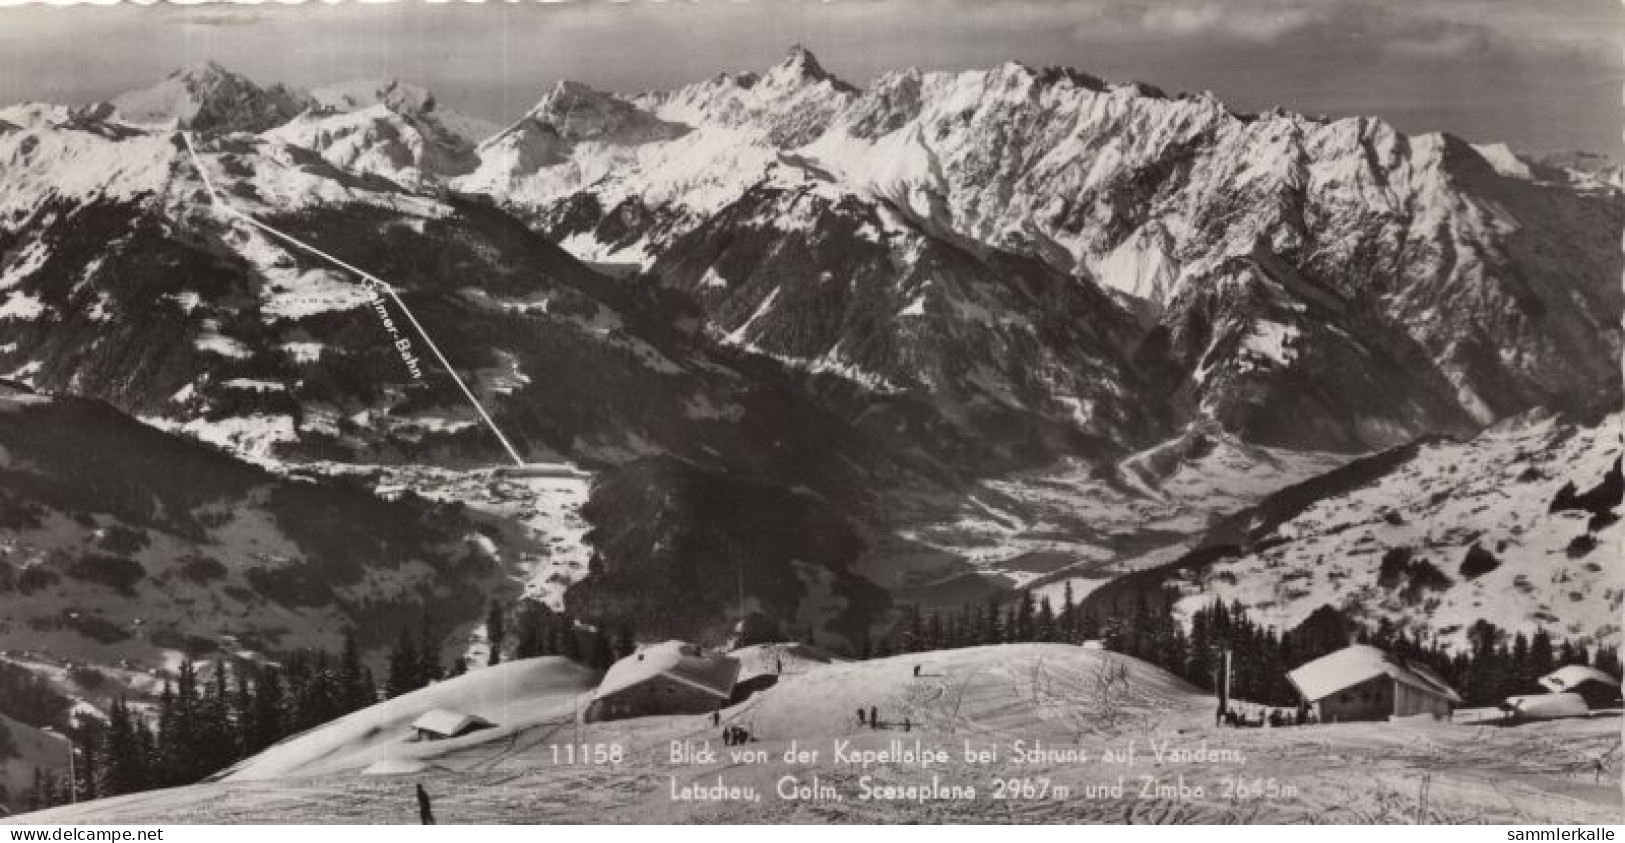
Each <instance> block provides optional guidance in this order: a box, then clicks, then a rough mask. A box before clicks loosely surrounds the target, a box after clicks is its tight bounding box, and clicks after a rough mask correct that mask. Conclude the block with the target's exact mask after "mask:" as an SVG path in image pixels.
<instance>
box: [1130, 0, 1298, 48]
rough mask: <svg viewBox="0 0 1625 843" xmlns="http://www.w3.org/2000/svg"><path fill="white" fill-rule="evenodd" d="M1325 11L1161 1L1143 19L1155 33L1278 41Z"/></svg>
mask: <svg viewBox="0 0 1625 843" xmlns="http://www.w3.org/2000/svg"><path fill="white" fill-rule="evenodd" d="M1322 12H1323V10H1322V9H1320V8H1308V7H1303V6H1297V7H1293V6H1284V5H1277V4H1267V5H1262V6H1249V5H1247V4H1231V5H1224V6H1221V5H1220V4H1218V3H1202V4H1200V5H1196V6H1184V7H1182V6H1179V5H1175V4H1159V5H1157V6H1153V7H1152V8H1150V9H1147V10H1146V11H1145V13H1144V15H1143V16H1142V18H1141V21H1142V23H1143V24H1144V26H1145V28H1146V29H1147V30H1149V31H1151V32H1153V33H1164V34H1171V35H1179V36H1191V35H1212V34H1218V35H1223V36H1226V37H1229V38H1234V39H1238V40H1242V41H1259V42H1267V41H1274V40H1275V39H1277V38H1280V37H1282V36H1284V35H1289V34H1291V33H1293V32H1296V31H1298V30H1300V29H1303V28H1304V27H1306V26H1309V25H1310V24H1313V23H1317V22H1319V21H1320V20H1321V18H1322Z"/></svg>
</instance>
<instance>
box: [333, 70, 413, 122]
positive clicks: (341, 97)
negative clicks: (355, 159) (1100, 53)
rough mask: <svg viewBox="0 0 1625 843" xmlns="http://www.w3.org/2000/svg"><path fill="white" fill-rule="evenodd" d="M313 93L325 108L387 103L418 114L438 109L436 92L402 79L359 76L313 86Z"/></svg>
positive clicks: (339, 109)
mask: <svg viewBox="0 0 1625 843" xmlns="http://www.w3.org/2000/svg"><path fill="white" fill-rule="evenodd" d="M310 97H311V99H313V100H315V102H316V105H317V106H318V107H319V108H321V109H323V110H325V111H337V112H349V111H360V110H361V109H364V108H369V107H371V106H374V105H383V106H385V107H387V108H388V109H389V110H391V111H394V112H396V113H399V114H407V115H414V116H417V115H423V114H428V113H430V112H432V111H434V110H435V97H434V94H433V93H432V92H430V91H429V90H428V89H427V88H424V87H423V86H421V85H413V84H411V83H408V82H402V81H400V80H399V79H357V80H353V81H349V82H340V83H338V84H335V85H325V86H323V87H320V88H316V89H315V90H312V91H311V92H310Z"/></svg>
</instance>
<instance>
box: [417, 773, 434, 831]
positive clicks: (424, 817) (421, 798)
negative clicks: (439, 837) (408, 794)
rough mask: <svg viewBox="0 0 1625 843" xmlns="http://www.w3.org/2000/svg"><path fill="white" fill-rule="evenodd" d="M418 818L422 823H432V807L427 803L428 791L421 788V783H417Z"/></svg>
mask: <svg viewBox="0 0 1625 843" xmlns="http://www.w3.org/2000/svg"><path fill="white" fill-rule="evenodd" d="M418 820H419V821H420V822H422V823H423V824H424V825H434V824H435V823H434V809H433V808H432V807H430V805H429V791H427V790H424V789H423V783H422V782H419V783H418Z"/></svg>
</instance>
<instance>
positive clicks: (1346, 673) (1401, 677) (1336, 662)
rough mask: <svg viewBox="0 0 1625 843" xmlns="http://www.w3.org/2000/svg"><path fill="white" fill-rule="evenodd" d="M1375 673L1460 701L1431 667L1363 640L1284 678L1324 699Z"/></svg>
mask: <svg viewBox="0 0 1625 843" xmlns="http://www.w3.org/2000/svg"><path fill="white" fill-rule="evenodd" d="M1376 676H1388V677H1391V678H1392V679H1393V680H1394V681H1395V682H1398V683H1400V684H1402V685H1408V686H1410V687H1412V688H1415V689H1416V690H1418V691H1423V692H1426V693H1429V694H1434V695H1437V696H1441V697H1444V698H1445V699H1448V700H1450V701H1451V702H1461V697H1459V696H1457V694H1456V692H1455V690H1453V689H1452V688H1451V687H1450V686H1449V685H1448V684H1447V683H1446V682H1445V681H1444V680H1443V679H1441V678H1440V677H1439V675H1438V674H1437V673H1434V672H1433V670H1432V669H1431V668H1428V667H1427V666H1426V665H1422V664H1418V663H1416V662H1413V661H1409V660H1406V659H1401V658H1399V657H1398V656H1394V655H1390V654H1388V653H1386V652H1383V651H1382V650H1379V649H1377V648H1376V647H1371V646H1368V645H1365V644H1353V645H1350V646H1348V647H1344V648H1343V649H1341V650H1338V651H1337V652H1335V653H1330V654H1328V655H1324V656H1321V657H1320V658H1318V659H1315V660H1314V661H1312V662H1310V663H1308V664H1306V665H1304V666H1302V667H1300V668H1298V669H1297V670H1294V671H1290V672H1289V673H1287V679H1289V680H1291V681H1292V686H1293V687H1295V688H1297V689H1298V693H1300V694H1302V695H1303V697H1304V699H1306V700H1320V699H1325V698H1326V697H1329V696H1331V695H1332V694H1335V693H1337V692H1338V691H1341V690H1343V689H1344V688H1349V687H1352V686H1354V685H1358V684H1360V683H1361V682H1364V681H1366V680H1367V679H1371V678H1373V677H1376Z"/></svg>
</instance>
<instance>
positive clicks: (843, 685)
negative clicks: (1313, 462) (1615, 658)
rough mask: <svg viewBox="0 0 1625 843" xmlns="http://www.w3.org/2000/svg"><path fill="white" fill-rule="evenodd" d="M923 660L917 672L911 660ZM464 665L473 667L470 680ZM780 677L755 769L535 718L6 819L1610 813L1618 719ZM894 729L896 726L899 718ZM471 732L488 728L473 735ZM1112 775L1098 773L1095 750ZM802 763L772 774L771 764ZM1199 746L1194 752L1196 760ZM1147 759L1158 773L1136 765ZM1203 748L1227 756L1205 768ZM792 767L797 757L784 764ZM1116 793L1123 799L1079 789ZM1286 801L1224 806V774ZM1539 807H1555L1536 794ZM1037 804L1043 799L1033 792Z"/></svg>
mask: <svg viewBox="0 0 1625 843" xmlns="http://www.w3.org/2000/svg"><path fill="white" fill-rule="evenodd" d="M916 664H918V665H920V666H921V668H922V670H921V671H920V676H918V677H916V676H914V674H913V667H914V666H915V665H916ZM1107 664H1120V665H1123V666H1124V667H1126V668H1127V670H1128V677H1129V678H1128V685H1129V694H1128V695H1127V699H1125V700H1124V705H1123V706H1121V708H1119V709H1118V711H1117V715H1118V716H1116V717H1111V716H1108V715H1106V714H1105V713H1103V711H1102V707H1101V706H1100V705H1099V703H1098V698H1097V696H1096V695H1095V694H1094V693H1093V691H1092V690H1091V688H1092V686H1093V682H1092V680H1093V678H1094V677H1095V676H1096V675H1097V668H1100V667H1102V666H1104V665H1107ZM481 672H484V671H481ZM786 673H787V675H786V676H785V677H784V678H782V679H781V680H780V681H779V683H778V684H777V685H776V686H774V687H771V688H768V689H766V690H765V691H763V692H761V693H759V694H758V695H757V696H755V697H753V698H752V699H751V700H748V701H746V702H745V703H742V704H740V705H738V706H735V707H732V708H730V709H728V710H726V711H725V712H724V713H723V717H724V723H728V724H733V723H737V724H740V725H743V726H746V727H747V728H749V729H751V731H752V734H753V735H754V737H755V739H756V741H755V742H754V743H752V744H751V746H750V747H749V748H748V750H750V751H760V752H761V753H762V756H761V758H760V760H759V761H755V762H751V763H742V762H739V761H736V760H735V759H733V758H732V757H731V755H730V754H729V752H730V749H732V748H730V747H724V746H723V745H722V744H721V742H720V741H719V740H718V739H717V737H716V735H717V730H716V729H714V728H713V727H711V725H710V723H709V718H708V717H706V716H705V715H685V716H670V717H649V718H637V719H632V720H620V721H613V722H609V723H594V724H589V725H586V726H583V727H582V728H581V729H580V731H579V733H577V732H576V730H574V729H569V728H559V729H554V728H553V727H550V726H542V727H539V728H537V729H532V730H530V731H527V732H525V733H524V734H522V735H519V736H517V739H514V740H509V739H506V738H502V739H497V740H484V741H480V740H478V739H474V740H472V741H468V742H463V743H462V744H461V745H460V746H452V745H449V744H447V743H439V744H431V745H430V746H435V747H437V748H438V747H446V748H447V749H448V751H447V752H446V753H445V754H443V755H441V756H440V757H438V758H436V759H433V762H432V763H433V764H434V766H435V768H437V769H431V770H427V771H424V772H422V773H419V774H414V775H410V776H379V775H365V776H362V775H330V776H324V777H321V778H318V779H316V780H314V781H312V780H311V779H308V778H304V777H295V778H290V779H283V780H264V781H227V782H222V783H216V784H207V785H200V786H196V787H189V788H175V789H170V790H163V791H155V792H151V793H143V794H135V795H131V796H125V797H116V798H113V799H107V800H100V801H97V802H92V803H87V804H82V805H79V806H76V807H73V808H57V809H54V810H52V811H50V812H48V813H44V814H37V815H31V816H29V817H28V818H26V819H25V820H24V821H25V822H36V823H39V822H108V821H115V822H121V823H133V822H163V823H183V822H190V823H202V822H208V823H253V822H268V821H269V822H305V823H316V822H321V823H399V822H403V821H405V822H410V821H411V819H412V817H411V813H410V812H411V810H412V808H413V807H414V803H413V790H414V785H416V784H420V783H421V784H422V785H423V786H424V788H425V789H426V790H427V791H428V792H429V793H430V794H431V796H432V798H433V807H434V812H435V816H436V817H437V819H438V820H439V821H440V822H441V823H443V824H454V823H493V822H529V823H618V822H637V823H662V822H685V823H712V824H715V823H753V824H762V823H769V824H789V823H809V824H810V823H819V824H825V825H828V824H835V823H897V822H934V823H944V822H955V823H963V822H982V823H986V822H989V821H1000V822H1042V823H1062V822H1074V823H1075V822H1095V823H1102V822H1109V823H1122V822H1135V823H1141V822H1145V823H1217V822H1231V823H1243V822H1251V823H1265V822H1269V823H1310V822H1315V821H1321V822H1328V821H1330V822H1346V823H1395V822H1408V821H1411V820H1413V819H1414V818H1415V813H1416V800H1415V792H1416V783H1417V781H1418V779H1419V777H1420V774H1421V773H1423V772H1426V773H1428V774H1429V775H1431V777H1432V780H1433V787H1432V795H1431V799H1430V802H1429V814H1428V816H1427V818H1426V819H1427V820H1428V821H1430V822H1446V823H1480V822H1503V823H1505V822H1553V821H1557V820H1558V819H1561V820H1562V821H1565V822H1576V821H1584V822H1592V821H1609V820H1610V819H1615V818H1617V817H1618V816H1619V811H1620V805H1621V802H1620V794H1619V788H1618V786H1617V785H1616V784H1614V783H1612V782H1608V783H1597V782H1594V781H1593V777H1592V774H1591V773H1590V772H1589V768H1587V767H1586V766H1585V762H1586V760H1587V759H1588V758H1590V757H1594V756H1595V757H1601V756H1603V755H1604V754H1605V753H1608V752H1610V751H1611V748H1612V747H1613V746H1614V745H1615V744H1617V742H1618V740H1619V721H1618V719H1617V718H1597V719H1584V720H1572V721H1566V722H1561V723H1540V724H1532V725H1530V726H1521V727H1516V728H1509V729H1504V730H1496V732H1497V733H1496V735H1495V736H1494V738H1493V739H1487V736H1486V733H1485V731H1484V728H1483V727H1482V726H1478V725H1464V724H1452V723H1433V722H1427V723H1417V722H1413V721H1402V722H1396V723H1350V724H1338V725H1331V726H1321V727H1314V728H1289V729H1227V728H1218V727H1215V726H1214V725H1213V715H1212V705H1213V700H1212V697H1208V696H1204V695H1200V694H1196V693H1193V692H1192V691H1191V690H1190V689H1189V686H1186V685H1184V684H1183V683H1181V682H1179V681H1178V680H1177V679H1174V678H1172V677H1170V676H1169V675H1168V674H1166V673H1164V672H1162V671H1160V670H1158V669H1157V668H1155V667H1152V666H1150V665H1147V664H1145V663H1143V662H1138V661H1136V660H1134V659H1130V658H1125V657H1122V656H1116V655H1114V654H1111V653H1106V652H1104V651H1100V650H1085V649H1083V648H1080V647H1070V646H1066V645H1062V644H1020V645H1005V646H997V647H979V648H972V649H965V650H952V651H943V652H936V653H927V654H918V655H908V656H897V657H894V658H889V659H877V660H874V661H868V662H854V663H849V664H840V665H832V666H827V667H812V666H808V667H807V669H806V670H805V671H804V672H803V671H802V670H801V667H800V666H798V667H796V668H795V669H794V670H791V669H790V668H789V666H787V669H786ZM870 705H872V706H875V707H876V708H877V709H878V710H879V713H880V714H881V720H882V722H883V723H884V724H885V726H886V728H883V729H880V730H878V731H877V730H871V729H869V728H866V727H861V726H860V725H859V724H858V722H857V719H856V717H855V711H856V710H857V708H858V707H859V706H870ZM904 717H907V718H909V722H910V726H911V729H910V730H909V731H908V732H904V731H903V729H902V727H901V721H902V719H903V718H904ZM486 734H489V733H486ZM707 740H708V741H709V743H710V748H711V749H712V750H713V751H715V752H716V753H717V756H718V758H717V759H716V761H714V762H699V763H673V762H672V761H671V742H672V741H690V742H692V743H691V746H699V745H701V743H702V742H704V741H707ZM916 740H917V741H919V744H920V746H921V747H923V748H925V749H928V750H940V751H942V752H943V753H945V755H946V757H945V758H944V759H943V760H941V761H940V763H933V764H931V765H930V766H927V767H923V768H922V766H921V765H920V764H918V763H912V764H911V763H908V762H903V761H899V762H878V763H877V762H870V763H867V764H863V763H860V762H858V761H852V760H840V759H838V758H836V757H835V755H834V752H835V747H836V745H837V742H840V743H842V744H844V745H845V747H846V749H845V751H846V753H847V756H846V757H847V758H848V759H850V758H851V757H852V756H853V754H854V753H859V752H887V751H895V749H894V748H897V747H901V748H903V749H912V748H913V747H914V745H915V741H916ZM1016 740H1021V741H1024V742H1025V745H1026V748H1027V749H1029V750H1031V749H1035V748H1037V744H1039V743H1040V742H1041V743H1042V747H1043V748H1044V749H1046V750H1052V751H1053V750H1061V751H1065V750H1069V749H1070V750H1074V751H1076V750H1080V749H1081V750H1083V751H1084V752H1086V753H1087V758H1088V760H1087V761H1084V762H1079V761H1076V760H1065V759H1062V760H1048V759H1046V758H1044V757H1040V758H1039V759H1037V760H1036V761H1033V762H1032V763H1025V764H1022V763H1014V761H1013V742H1014V741H1016ZM612 742H613V743H618V744H620V745H621V746H622V747H623V748H624V750H625V754H624V760H623V761H622V762H621V763H618V764H605V765H599V764H591V765H584V764H563V763H559V762H558V760H557V757H556V756H555V755H554V752H555V751H558V752H559V753H560V756H562V755H563V753H564V751H565V746H566V745H569V744H571V743H575V744H577V745H579V744H580V743H589V744H598V745H605V744H609V743H612ZM967 742H970V743H972V744H974V745H975V746H976V747H977V748H997V750H998V752H999V758H998V760H997V761H995V762H992V763H985V762H984V763H969V762H966V761H965V760H964V758H963V750H964V746H965V744H966V743H967ZM1131 742H1132V744H1133V746H1134V750H1133V751H1134V753H1135V754H1134V758H1133V762H1132V763H1123V762H1120V761H1119V762H1108V761H1105V760H1103V759H1102V757H1101V754H1102V752H1104V751H1106V750H1112V751H1114V752H1124V753H1126V752H1127V751H1128V748H1129V746H1130V743H1131ZM792 747H793V748H794V749H795V750H797V751H798V752H802V753H807V752H810V751H817V752H818V753H819V755H818V757H817V758H816V760H803V761H802V762H801V763H792V762H787V761H786V760H785V753H786V751H788V750H790V749H791V748H792ZM1203 750H1205V751H1206V752H1207V753H1208V755H1206V756H1197V755H1195V753H1196V752H1198V751H1203ZM1157 751H1162V752H1164V753H1165V757H1163V758H1161V759H1159V758H1157V757H1156V755H1155V753H1156V752H1157ZM1214 752H1223V753H1226V755H1225V756H1223V758H1224V760H1222V761H1219V762H1218V763H1215V757H1214V756H1213V755H1212V753H1214ZM802 758H803V759H807V756H802ZM785 776H793V777H795V778H796V779H798V780H799V781H800V783H802V784H810V783H812V781H813V779H814V777H815V776H816V778H817V780H818V782H819V783H821V784H825V785H830V786H833V787H835V788H836V789H837V791H838V793H839V795H840V796H841V798H840V799H838V800H822V801H809V800H789V799H783V798H781V797H780V796H779V794H778V790H777V788H778V784H779V782H780V781H781V780H782V779H783V777H785ZM1120 776H1121V777H1122V778H1123V779H1124V780H1125V785H1126V786H1125V790H1124V792H1123V793H1121V794H1114V793H1099V792H1087V791H1086V790H1085V788H1099V787H1100V786H1101V785H1111V784H1114V783H1115V782H1117V780H1118V777H1120ZM1142 776H1144V777H1150V778H1152V779H1153V780H1154V781H1160V783H1161V784H1167V785H1172V784H1174V783H1175V782H1176V780H1181V781H1183V783H1184V784H1185V785H1186V786H1187V787H1197V786H1199V787H1201V788H1202V789H1203V794H1202V796H1201V797H1200V798H1189V797H1186V798H1181V797H1180V796H1179V795H1178V794H1175V795H1166V794H1163V793H1158V792H1155V791H1153V793H1152V795H1150V796H1145V795H1143V794H1142V793H1141V792H1140V788H1141V787H1142V786H1143V784H1144V782H1143V779H1142ZM719 777H721V779H722V780H723V781H724V782H725V783H726V784H727V785H729V786H738V787H753V788H755V790H756V792H757V793H758V794H759V795H760V797H761V798H760V800H759V801H726V800H721V801H719V800H711V799H708V800H702V801H685V800H680V799H674V798H673V796H672V793H673V791H674V789H678V788H684V787H688V786H691V785H700V786H714V785H716V783H717V781H718V778H719ZM860 777H867V778H868V779H869V781H870V783H871V784H872V785H876V786H899V787H901V786H910V785H915V786H918V785H929V784H930V783H931V781H932V778H933V777H937V778H938V779H939V780H940V783H941V784H942V785H944V786H964V785H973V786H974V787H975V788H976V795H975V797H974V798H971V799H965V800H927V801H918V800H914V799H899V800H888V799H863V798H861V797H860V795H859V781H860ZM1010 777H1016V778H1018V779H1020V778H1026V779H1029V780H1035V779H1038V778H1043V779H1047V780H1048V781H1049V783H1050V785H1051V786H1052V787H1053V786H1056V785H1059V786H1063V787H1066V788H1068V791H1069V792H1068V796H1069V797H1070V798H1044V799H1029V800H1012V799H999V798H997V797H996V796H995V794H994V790H995V785H994V780H995V779H1008V778H1010ZM1226 780H1230V783H1231V788H1232V790H1234V785H1235V783H1236V781H1238V780H1239V781H1244V782H1247V783H1250V784H1254V785H1255V786H1263V785H1265V783H1266V782H1267V781H1269V780H1273V781H1274V783H1275V785H1276V786H1277V787H1278V788H1279V787H1282V786H1290V787H1291V788H1292V790H1291V791H1290V792H1285V793H1281V794H1280V795H1279V797H1271V798H1256V797H1254V798H1241V799H1237V798H1231V797H1230V796H1226V795H1225V793H1224V791H1223V787H1224V782H1225V781H1226ZM1555 794H1562V798H1560V799H1559V798H1556V797H1555ZM1052 796H1053V794H1052Z"/></svg>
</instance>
